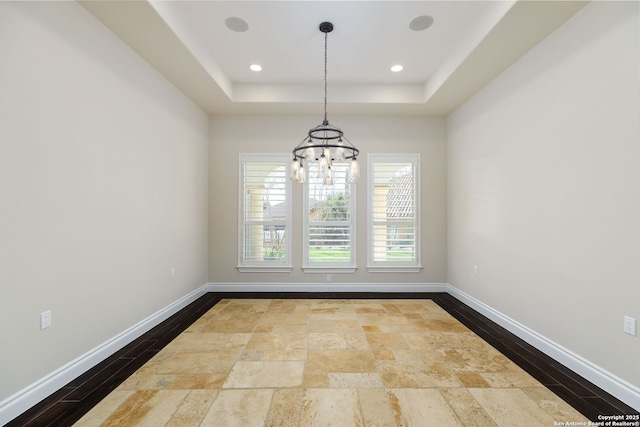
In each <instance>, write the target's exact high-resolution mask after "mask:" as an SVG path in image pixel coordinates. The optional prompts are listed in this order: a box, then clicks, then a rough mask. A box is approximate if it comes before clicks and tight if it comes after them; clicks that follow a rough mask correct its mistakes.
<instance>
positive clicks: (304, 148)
mask: <svg viewBox="0 0 640 427" xmlns="http://www.w3.org/2000/svg"><path fill="white" fill-rule="evenodd" d="M319 28H320V31H322V32H323V33H324V120H323V121H322V124H320V125H318V126H316V127H314V128H313V129H309V132H308V133H307V136H305V137H304V138H303V139H302V141H300V143H299V144H298V145H296V147H295V148H294V149H293V151H292V153H293V160H292V161H291V165H290V169H289V179H291V180H292V181H294V182H299V183H305V182H306V181H307V171H306V169H305V164H307V165H308V163H309V162H314V161H317V162H318V178H321V179H322V182H323V184H324V185H333V173H332V165H333V162H334V161H335V162H345V161H347V160H350V162H349V179H348V181H349V183H350V184H355V183H357V182H358V181H359V179H360V166H359V165H358V159H357V157H358V154H360V150H358V149H357V148H356V147H355V146H354V145H353V144H352V143H351V142H349V140H348V139H347V137H345V136H344V133H343V132H342V130H340V129H339V128H337V127H335V126H333V125H332V124H330V123H329V120H327V35H328V34H329V33H330V32H331V31H333V24H332V23H331V22H323V23H322V24H320V27H319Z"/></svg>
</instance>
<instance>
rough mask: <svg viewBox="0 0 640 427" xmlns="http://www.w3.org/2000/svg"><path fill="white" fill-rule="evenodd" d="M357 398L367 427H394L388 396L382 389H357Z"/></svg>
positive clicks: (394, 421)
mask: <svg viewBox="0 0 640 427" xmlns="http://www.w3.org/2000/svg"><path fill="white" fill-rule="evenodd" d="M358 398H359V399H360V408H362V417H363V418H364V423H365V425H366V426H367V427H396V420H395V415H394V413H393V410H392V409H391V402H390V401H389V395H388V394H387V391H386V390H385V389H384V388H366V389H358Z"/></svg>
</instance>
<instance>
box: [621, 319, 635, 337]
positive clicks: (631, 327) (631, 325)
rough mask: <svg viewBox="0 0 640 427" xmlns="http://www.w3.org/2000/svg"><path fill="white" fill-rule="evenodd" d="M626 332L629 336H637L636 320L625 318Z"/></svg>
mask: <svg viewBox="0 0 640 427" xmlns="http://www.w3.org/2000/svg"><path fill="white" fill-rule="evenodd" d="M624 332H625V333H626V334H629V335H633V336H635V335H636V319H634V318H633V317H629V316H624Z"/></svg>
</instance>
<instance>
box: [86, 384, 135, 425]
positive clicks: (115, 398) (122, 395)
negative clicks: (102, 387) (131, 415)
mask: <svg viewBox="0 0 640 427" xmlns="http://www.w3.org/2000/svg"><path fill="white" fill-rule="evenodd" d="M133 393H134V392H133V390H115V391H113V392H111V393H110V394H108V395H107V397H105V398H104V399H102V401H101V402H100V403H98V404H97V405H96V406H94V407H93V408H92V409H91V410H90V411H89V412H87V413H86V414H85V415H84V416H83V417H82V418H80V420H78V422H76V423H75V424H74V426H77V427H95V426H99V425H102V423H103V422H104V421H105V420H106V419H107V418H109V416H110V415H111V414H112V413H114V412H115V411H116V410H117V409H118V407H119V406H120V405H122V403H123V402H124V401H126V400H127V399H129V397H131V395H132V394H133Z"/></svg>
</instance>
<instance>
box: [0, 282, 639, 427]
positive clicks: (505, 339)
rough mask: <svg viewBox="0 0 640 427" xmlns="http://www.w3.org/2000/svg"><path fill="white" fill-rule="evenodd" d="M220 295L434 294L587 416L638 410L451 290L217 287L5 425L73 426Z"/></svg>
mask: <svg viewBox="0 0 640 427" xmlns="http://www.w3.org/2000/svg"><path fill="white" fill-rule="evenodd" d="M222 298H279V299H285V298H302V299H304V298H309V299H311V298H313V299H383V298H384V299H431V300H433V301H434V302H435V303H437V304H438V305H439V306H440V307H442V308H443V309H444V310H446V311H447V312H448V313H449V314H451V315H452V316H454V317H455V318H456V319H458V320H459V321H460V322H461V323H463V324H464V325H465V326H466V327H468V328H469V329H471V330H472V331H473V332H475V333H476V334H477V335H479V336H480V337H481V338H483V339H484V340H485V341H487V342H488V343H489V344H491V345H492V346H493V347H495V348H496V349H497V350H499V351H500V352H501V353H503V354H504V355H505V356H506V357H508V358H509V359H511V360H512V361H513V362H514V363H516V364H517V365H518V366H520V367H521V368H522V369H524V370H525V371H526V372H528V373H529V374H530V375H531V376H533V377H534V378H536V379H537V380H538V381H540V382H541V383H542V384H544V385H545V386H546V387H547V388H549V389H550V390H551V391H553V392H554V393H555V394H557V395H558V396H559V397H560V398H562V399H563V400H564V401H566V402H567V403H569V404H570V405H571V406H573V407H574V408H575V409H577V410H578V411H579V412H581V413H582V414H583V415H585V416H586V417H587V418H589V419H590V420H592V421H598V416H599V415H629V414H638V411H636V410H634V409H633V408H631V407H630V406H629V405H626V404H625V403H623V402H621V401H620V400H618V399H616V398H615V397H613V396H611V395H610V394H609V393H607V392H605V391H604V390H602V389H600V388H599V387H597V386H595V385H594V384H592V383H590V382H589V381H587V380H586V379H584V378H582V377H581V376H579V375H578V374H576V373H575V372H573V371H571V370H570V369H568V368H567V367H565V366H563V365H562V364H560V363H558V362H557V361H555V360H554V359H552V358H550V357H549V356H547V355H545V354H544V353H542V352H540V351H539V350H537V349H536V348H535V347H533V346H531V345H529V344H527V343H526V342H525V341H523V340H522V339H520V338H518V337H517V336H515V335H514V334H512V333H511V332H509V331H507V330H506V329H504V328H502V327H501V326H499V325H497V324H496V323H494V322H493V321H491V320H489V319H488V318H486V317H485V316H483V315H481V314H479V313H478V312H476V311H474V310H473V309H471V308H469V307H468V306H466V305H465V304H463V303H461V302H460V301H458V300H457V299H456V298H454V297H452V296H451V295H449V294H447V293H378V292H375V293H374V292H344V293H342V292H327V293H318V292H269V293H266V292H215V293H213V292H212V293H208V294H206V295H203V296H202V297H200V298H199V299H198V300H196V301H194V302H193V303H191V304H189V305H188V306H187V307H185V308H184V309H182V310H180V311H179V312H178V313H176V314H174V315H173V316H171V317H170V318H169V319H167V320H165V321H164V322H162V323H161V324H159V325H158V326H156V327H155V328H153V329H151V330H150V331H149V332H147V333H146V334H144V335H143V336H141V337H139V338H138V339H136V340H135V341H133V342H131V343H130V344H128V345H127V346H125V347H123V348H122V349H120V350H119V351H117V352H116V353H114V354H113V355H111V356H110V357H108V358H107V359H105V360H104V361H102V362H101V363H99V364H98V365H96V366H95V367H93V368H92V369H90V370H88V371H87V372H85V373H84V374H82V375H80V376H79V377H78V378H76V379H74V380H73V381H71V382H70V383H69V384H67V385H65V386H64V387H62V388H61V389H60V390H58V391H56V392H55V393H53V394H52V395H51V396H49V397H47V398H46V399H44V400H43V401H41V402H40V403H38V404H37V405H35V406H33V407H32V408H30V409H29V410H27V411H26V412H24V413H23V414H22V415H20V416H18V417H17V418H15V419H14V420H12V421H10V422H9V423H8V424H7V425H6V427H26V426H38V427H40V426H56V427H62V426H70V425H72V424H73V423H75V422H76V421H77V420H79V419H80V418H81V417H82V416H83V415H84V414H86V413H87V412H89V410H91V408H93V407H94V406H95V405H96V404H97V403H98V402H100V401H101V400H102V399H104V398H105V397H106V396H107V395H108V394H109V393H110V392H112V391H113V390H114V389H115V388H116V387H118V386H119V385H120V384H121V383H122V382H123V381H124V380H125V379H127V378H128V377H129V376H130V375H132V374H133V373H134V372H135V371H136V370H138V369H139V368H140V367H141V366H142V365H144V364H145V363H146V362H147V361H148V360H149V359H151V358H152V357H153V356H154V355H155V354H157V353H158V352H159V351H160V350H161V349H162V348H163V347H164V346H166V345H167V344H168V343H169V342H171V341H172V340H173V339H174V338H175V337H177V336H178V335H180V333H182V332H183V331H184V330H185V329H187V328H188V327H189V326H190V325H191V324H192V323H193V322H195V321H196V320H198V319H199V318H200V317H201V316H202V315H203V314H205V313H206V312H207V311H209V309H211V307H213V306H214V305H216V304H217V303H218V302H219V301H220V300H221V299H222Z"/></svg>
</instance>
